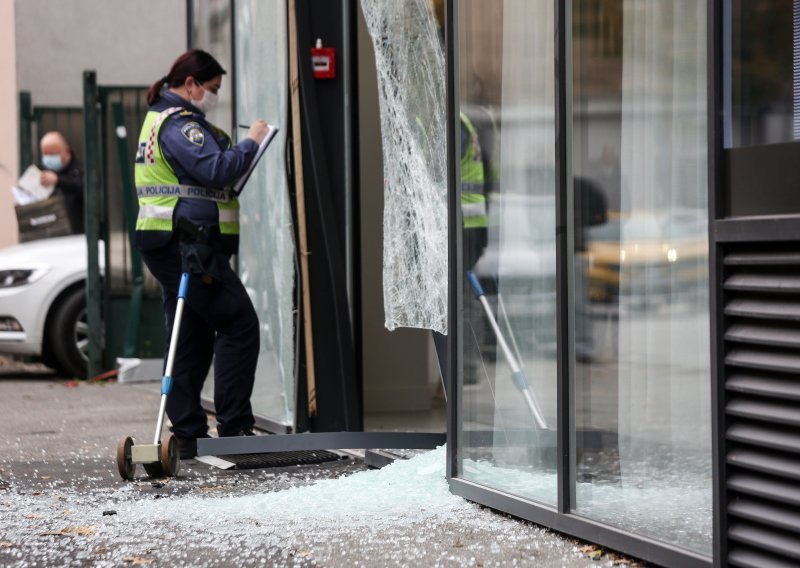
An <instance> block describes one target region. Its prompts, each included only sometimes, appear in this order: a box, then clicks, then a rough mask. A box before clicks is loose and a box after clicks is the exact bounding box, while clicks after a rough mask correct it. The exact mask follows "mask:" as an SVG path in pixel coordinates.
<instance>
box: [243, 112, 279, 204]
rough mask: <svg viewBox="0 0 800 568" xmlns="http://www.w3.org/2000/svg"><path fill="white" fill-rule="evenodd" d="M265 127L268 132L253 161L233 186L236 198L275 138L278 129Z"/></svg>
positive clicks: (271, 125)
mask: <svg viewBox="0 0 800 568" xmlns="http://www.w3.org/2000/svg"><path fill="white" fill-rule="evenodd" d="M267 126H268V127H269V131H268V132H267V135H266V136H265V137H264V140H262V141H261V144H259V145H258V151H257V152H256V155H255V157H254V158H253V161H252V162H250V167H248V168H247V171H246V172H244V173H243V174H242V176H241V177H240V178H239V179H238V180H237V181H236V183H235V184H234V186H233V191H234V193H236V195H237V196H238V195H239V194H240V193H242V190H243V189H244V185H245V184H246V183H247V180H248V179H250V174H252V173H253V170H254V169H255V167H256V165H258V162H259V160H261V156H263V155H264V151H265V150H266V149H267V146H269V144H270V142H272V139H273V138H275V135H276V134H277V133H278V130H279V128H278V127H277V126H275V125H273V124H268V125H267Z"/></svg>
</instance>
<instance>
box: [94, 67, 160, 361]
mask: <svg viewBox="0 0 800 568" xmlns="http://www.w3.org/2000/svg"><path fill="white" fill-rule="evenodd" d="M83 79H84V108H83V121H84V129H85V132H86V133H87V135H86V137H85V144H84V155H85V167H86V176H85V179H86V236H87V242H88V243H89V258H88V260H89V266H88V270H89V273H88V278H87V282H88V286H87V318H88V323H89V376H90V377H92V376H96V375H98V374H100V373H101V372H103V371H106V370H109V369H112V368H114V367H115V366H116V358H117V357H137V358H160V357H161V356H162V355H163V350H164V335H165V334H164V317H163V311H162V307H161V293H160V288H159V286H158V283H157V281H156V280H155V279H154V278H153V277H152V275H150V274H149V272H147V270H146V268H144V267H143V266H142V262H141V259H140V257H139V255H138V253H137V251H136V249H135V248H134V247H133V231H134V226H135V219H136V214H137V202H136V199H135V198H134V183H133V177H132V172H133V168H132V165H133V161H134V156H135V154H136V145H137V139H138V133H139V129H140V127H141V124H142V122H143V120H144V116H145V114H146V113H147V109H148V107H147V102H146V95H147V87H144V86H116V85H115V86H102V85H98V84H97V76H96V73H95V72H94V71H86V72H84V77H83ZM98 241H102V242H103V243H104V244H105V247H104V257H103V260H104V262H103V265H104V269H103V271H102V273H101V270H100V266H101V263H100V258H99V252H98V248H97V243H98Z"/></svg>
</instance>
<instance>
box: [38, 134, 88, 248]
mask: <svg viewBox="0 0 800 568" xmlns="http://www.w3.org/2000/svg"><path fill="white" fill-rule="evenodd" d="M39 150H40V155H41V158H42V159H41V162H42V175H41V179H40V182H41V184H42V185H44V186H48V187H52V186H55V190H54V191H53V195H63V196H64V204H65V206H66V209H67V216H68V217H69V224H70V227H71V229H72V232H73V233H74V234H81V233H83V232H84V224H83V168H82V167H81V163H80V162H79V161H78V158H76V157H75V154H73V153H72V148H70V146H69V144H68V143H67V139H66V138H64V135H63V134H61V133H60V132H58V131H55V130H54V131H52V132H48V133H47V134H45V135H44V136H42V140H41V141H40V143H39Z"/></svg>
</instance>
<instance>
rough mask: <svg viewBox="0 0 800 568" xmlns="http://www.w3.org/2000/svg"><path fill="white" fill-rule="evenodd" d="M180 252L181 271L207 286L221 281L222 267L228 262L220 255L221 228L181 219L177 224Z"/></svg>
mask: <svg viewBox="0 0 800 568" xmlns="http://www.w3.org/2000/svg"><path fill="white" fill-rule="evenodd" d="M177 233H178V243H179V244H178V250H179V251H180V255H181V271H182V272H188V273H189V274H190V275H191V276H194V277H199V278H200V280H201V281H203V282H204V283H206V284H212V283H213V282H214V280H219V279H220V276H221V273H220V269H221V268H222V266H221V265H220V263H221V262H226V261H225V259H224V258H223V257H224V255H222V254H220V253H221V249H220V234H219V228H218V227H216V226H208V225H195V224H194V223H192V222H191V221H189V220H188V219H186V218H183V217H181V218H180V219H178V222H177Z"/></svg>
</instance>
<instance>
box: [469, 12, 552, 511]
mask: <svg viewBox="0 0 800 568" xmlns="http://www.w3.org/2000/svg"><path fill="white" fill-rule="evenodd" d="M554 22H555V19H554V4H553V2H549V1H547V0H537V1H533V2H532V1H529V0H507V1H504V2H492V3H491V4H488V5H487V4H486V3H485V2H480V1H478V0H471V1H464V2H460V4H459V22H458V23H459V43H460V49H459V74H460V99H459V103H460V132H461V153H462V155H461V157H460V160H461V172H460V173H461V203H462V215H463V218H464V230H463V251H464V254H463V262H464V270H465V271H469V272H471V273H472V274H473V275H474V276H475V279H476V280H477V282H478V284H479V285H480V288H482V289H483V291H484V292H485V296H484V299H485V300H486V302H485V303H484V302H482V301H479V300H478V299H476V297H475V291H476V288H475V287H474V286H473V285H471V283H470V280H467V279H465V284H464V304H463V310H464V312H463V313H464V315H463V332H462V333H463V345H464V353H463V385H462V394H461V404H462V416H463V420H462V428H463V430H462V432H461V436H462V438H463V445H462V447H461V455H460V460H461V467H462V475H463V477H464V478H465V479H469V480H471V481H475V482H477V483H482V484H486V485H489V486H491V487H494V488H496V489H501V490H503V491H507V492H509V493H512V494H515V495H519V496H522V497H526V498H530V499H533V500H535V501H539V502H542V503H546V504H550V505H555V504H556V502H557V471H556V461H555V460H556V452H555V443H556V437H555V421H556V384H557V382H556V377H557V372H556V371H557V368H556V357H555V354H556V231H555V222H556V210H555V203H556V201H555V197H556V187H555V165H556V155H555V148H556V146H555V99H554V96H555V83H554V81H555V78H554V73H553V59H554V42H553V26H554ZM483 197H485V200H483V201H482V198H483ZM481 216H483V218H481ZM472 282H474V281H472ZM504 349H505V351H504ZM509 356H510V358H511V360H509ZM523 381H524V383H523ZM520 387H522V388H520ZM537 420H543V422H544V423H545V425H546V428H544V429H541V428H537V426H536V424H537Z"/></svg>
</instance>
